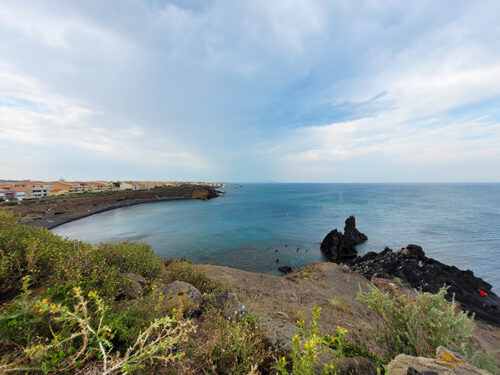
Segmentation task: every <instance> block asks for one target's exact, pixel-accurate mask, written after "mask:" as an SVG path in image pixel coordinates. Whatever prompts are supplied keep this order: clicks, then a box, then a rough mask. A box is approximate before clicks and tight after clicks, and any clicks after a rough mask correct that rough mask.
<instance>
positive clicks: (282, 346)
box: [259, 315, 297, 352]
mask: <svg viewBox="0 0 500 375" xmlns="http://www.w3.org/2000/svg"><path fill="white" fill-rule="evenodd" d="M259 328H260V329H261V330H262V332H263V335H264V340H265V341H266V342H267V343H269V345H270V346H271V347H272V348H274V349H277V350H280V351H286V352H290V351H291V350H292V342H293V341H292V339H293V337H294V336H295V335H296V334H297V326H295V324H293V323H291V322H290V321H288V320H286V319H280V318H272V317H270V316H267V315H264V316H261V319H260V321H259Z"/></svg>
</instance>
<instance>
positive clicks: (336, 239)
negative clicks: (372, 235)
mask: <svg viewBox="0 0 500 375" xmlns="http://www.w3.org/2000/svg"><path fill="white" fill-rule="evenodd" d="M367 239H368V237H367V236H366V235H365V234H363V233H361V232H360V231H359V230H358V229H356V219H355V218H354V216H350V217H348V218H347V220H346V221H345V227H344V233H342V232H339V231H338V230H337V229H334V230H332V231H331V232H330V233H328V234H327V235H326V236H325V238H324V239H323V241H322V242H321V251H322V252H323V254H325V256H326V257H327V258H328V259H329V260H331V261H334V262H337V261H341V260H345V259H352V258H354V257H355V256H356V255H358V252H357V250H356V246H357V245H359V244H361V243H363V242H365V241H366V240H367Z"/></svg>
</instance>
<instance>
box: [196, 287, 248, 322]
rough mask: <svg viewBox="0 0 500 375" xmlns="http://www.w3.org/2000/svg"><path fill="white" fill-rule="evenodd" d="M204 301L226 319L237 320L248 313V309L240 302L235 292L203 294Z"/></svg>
mask: <svg viewBox="0 0 500 375" xmlns="http://www.w3.org/2000/svg"><path fill="white" fill-rule="evenodd" d="M204 300H205V303H209V304H211V305H212V306H214V307H215V308H216V309H217V310H219V311H220V312H221V314H222V316H223V317H224V318H225V319H228V320H233V319H235V320H239V319H241V318H243V317H244V316H245V315H246V314H248V309H247V308H246V307H245V305H243V304H242V303H241V301H240V300H239V299H238V296H237V295H236V294H235V293H231V292H226V293H215V294H211V295H205V296H204Z"/></svg>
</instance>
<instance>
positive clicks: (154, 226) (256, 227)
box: [53, 183, 500, 292]
mask: <svg viewBox="0 0 500 375" xmlns="http://www.w3.org/2000/svg"><path fill="white" fill-rule="evenodd" d="M350 215H354V216H355V217H356V222H357V226H358V229H359V230H360V231H362V232H363V233H365V234H366V235H367V236H368V241H367V242H366V243H365V244H362V245H360V246H358V251H359V253H360V254H363V253H365V252H367V251H381V250H383V249H384V247H385V246H389V247H390V248H392V249H394V250H398V249H400V248H401V247H404V246H406V245H407V244H410V243H414V244H418V245H420V246H422V247H423V249H424V251H425V252H426V255H427V256H430V257H433V258H436V259H438V260H439V261H441V262H444V263H447V264H453V265H456V266H457V267H459V268H462V269H471V270H472V271H474V273H475V275H477V276H480V277H482V278H484V279H485V280H486V281H488V282H489V283H490V284H492V285H493V286H494V289H495V291H497V292H498V291H500V260H499V258H500V184H298V183H293V184H243V186H242V187H240V186H239V185H235V186H232V187H229V188H227V189H225V195H224V196H222V197H220V198H217V199H213V200H210V201H195V200H193V201H172V202H158V203H149V204H142V205H137V206H132V207H127V208H121V209H118V210H113V211H108V212H105V213H102V214H98V215H94V216H90V217H88V218H84V219H81V220H78V221H75V222H71V223H68V224H65V225H62V226H59V227H57V228H54V229H53V232H54V233H56V234H59V235H61V236H67V237H70V238H76V239H81V240H84V241H90V242H94V243H98V242H102V241H116V240H140V241H146V242H148V243H150V244H151V246H152V247H153V249H154V251H155V252H156V253H157V254H158V255H160V256H162V257H165V258H178V257H189V258H190V259H191V260H192V261H193V262H195V263H211V264H217V265H227V266H232V267H236V268H240V269H244V270H249V271H257V272H264V273H273V274H278V273H279V272H278V271H277V267H278V266H279V265H289V266H291V267H293V268H297V267H301V266H303V265H305V264H307V263H310V262H315V261H324V258H323V256H322V254H321V252H320V250H319V247H320V243H321V240H322V239H323V237H324V236H325V235H326V234H327V233H328V232H329V231H330V230H332V229H333V228H339V229H342V230H343V227H344V221H345V219H346V218H347V217H348V216H350ZM278 259H279V262H277V260H278Z"/></svg>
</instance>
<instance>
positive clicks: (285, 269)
mask: <svg viewBox="0 0 500 375" xmlns="http://www.w3.org/2000/svg"><path fill="white" fill-rule="evenodd" d="M278 271H280V272H281V273H284V274H285V275H286V274H288V273H292V272H293V269H292V267H290V266H281V267H278Z"/></svg>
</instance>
